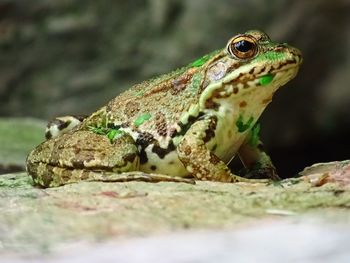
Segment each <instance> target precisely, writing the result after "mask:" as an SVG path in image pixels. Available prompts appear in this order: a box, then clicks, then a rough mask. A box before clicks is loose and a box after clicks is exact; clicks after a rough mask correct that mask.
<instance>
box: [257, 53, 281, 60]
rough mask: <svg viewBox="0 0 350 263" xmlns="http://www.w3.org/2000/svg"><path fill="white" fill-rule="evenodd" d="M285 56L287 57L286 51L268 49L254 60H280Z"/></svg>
mask: <svg viewBox="0 0 350 263" xmlns="http://www.w3.org/2000/svg"><path fill="white" fill-rule="evenodd" d="M285 57H286V55H285V54H284V53H281V52H274V51H268V52H266V53H263V54H261V55H259V56H257V57H256V58H255V59H254V61H262V60H269V61H278V60H283V59H284V58H285Z"/></svg>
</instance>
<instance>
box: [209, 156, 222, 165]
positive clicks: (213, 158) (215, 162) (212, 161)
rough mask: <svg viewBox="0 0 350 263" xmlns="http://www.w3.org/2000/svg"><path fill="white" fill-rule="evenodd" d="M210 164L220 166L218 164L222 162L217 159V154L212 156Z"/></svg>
mask: <svg viewBox="0 0 350 263" xmlns="http://www.w3.org/2000/svg"><path fill="white" fill-rule="evenodd" d="M209 162H210V163H211V164H214V165H216V164H218V163H219V162H220V158H219V157H217V156H216V155H215V154H210V159H209Z"/></svg>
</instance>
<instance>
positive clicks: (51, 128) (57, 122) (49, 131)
mask: <svg viewBox="0 0 350 263" xmlns="http://www.w3.org/2000/svg"><path fill="white" fill-rule="evenodd" d="M86 118H87V116H83V115H74V116H73V115H72V116H61V117H56V118H55V119H53V120H51V121H49V123H48V124H47V126H46V130H45V138H46V139H47V140H48V139H51V138H54V137H57V136H59V135H61V134H63V133H66V132H68V131H70V130H72V129H73V128H74V127H76V126H78V125H79V124H80V123H81V122H82V121H83V120H84V119H86Z"/></svg>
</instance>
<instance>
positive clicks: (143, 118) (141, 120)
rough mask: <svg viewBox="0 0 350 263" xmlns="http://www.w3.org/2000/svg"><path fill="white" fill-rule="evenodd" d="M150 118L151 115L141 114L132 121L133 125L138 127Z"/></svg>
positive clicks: (147, 113)
mask: <svg viewBox="0 0 350 263" xmlns="http://www.w3.org/2000/svg"><path fill="white" fill-rule="evenodd" d="M151 117H152V115H151V114H150V113H149V112H146V113H143V114H141V115H140V116H139V117H138V118H137V119H136V120H135V121H134V125H135V126H136V127H139V126H140V125H142V124H143V123H144V122H145V121H148V120H149V119H150V118H151Z"/></svg>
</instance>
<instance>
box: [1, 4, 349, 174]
mask: <svg viewBox="0 0 350 263" xmlns="http://www.w3.org/2000/svg"><path fill="white" fill-rule="evenodd" d="M249 29H261V30H263V31H265V32H266V33H268V34H269V35H270V37H271V38H272V39H273V40H275V41H281V42H288V43H289V44H291V45H293V46H296V47H298V48H299V49H301V50H302V52H303V54H304V64H303V66H302V68H301V70H300V72H299V74H298V76H297V77H296V79H294V80H293V81H291V82H290V83H288V84H287V85H286V87H284V88H283V89H281V90H280V91H279V92H278V93H277V94H276V95H275V97H274V100H273V102H272V103H271V104H270V106H269V107H268V109H267V110H266V111H265V112H264V114H263V117H262V119H261V123H262V139H263V141H264V142H265V145H266V148H267V149H268V151H269V152H270V153H271V156H272V159H273V160H274V163H275V165H276V166H277V168H278V170H279V174H280V176H282V177H288V176H292V175H294V174H295V173H297V172H298V171H300V170H302V169H303V167H305V166H306V165H310V164H312V163H315V162H326V161H333V160H342V159H349V147H350V143H349V141H348V140H349V139H348V138H349V137H348V135H349V134H350V109H349V106H350V87H349V83H350V59H349V56H350V43H349V42H350V1H349V0H332V1H329V0H313V1H305V0H295V1H288V0H217V1H212V0H192V1H186V0H133V1H125V0H101V1H95V0H84V1H82V0H59V1H58V0H26V1H23V0H7V1H6V0H0V117H1V118H0V148H1V149H0V167H2V168H1V169H0V170H2V171H3V172H4V171H12V170H16V169H21V167H23V162H24V158H25V156H26V154H27V153H28V151H29V149H30V148H32V147H33V145H35V144H37V143H38V142H39V141H41V140H42V139H43V135H44V131H43V127H44V126H45V122H46V120H49V119H52V118H53V117H55V116H60V115H67V114H89V113H91V112H93V111H94V110H96V109H97V108H98V107H100V106H102V105H103V104H105V103H106V102H107V101H109V100H110V99H112V98H113V97H115V96H116V95H117V94H118V93H120V92H121V91H122V90H124V89H127V88H129V87H130V86H131V85H133V84H136V83H138V82H140V81H142V80H145V79H148V78H151V77H153V76H155V75H158V74H161V73H167V72H169V71H171V70H172V69H174V68H177V67H180V66H182V65H186V64H188V63H189V62H191V61H193V60H195V59H196V58H197V57H200V56H202V55H204V54H206V53H209V52H210V51H212V50H215V49H218V48H222V47H224V46H225V44H226V42H227V40H228V39H229V38H230V37H231V36H233V35H235V34H237V33H242V32H244V31H246V30H249ZM28 117H30V119H28ZM19 118H20V119H19Z"/></svg>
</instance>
